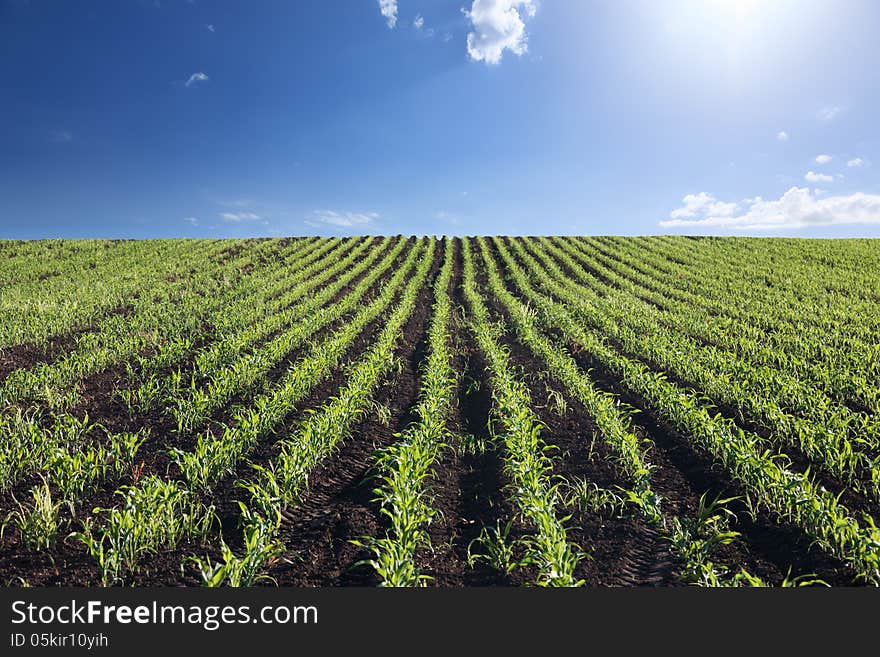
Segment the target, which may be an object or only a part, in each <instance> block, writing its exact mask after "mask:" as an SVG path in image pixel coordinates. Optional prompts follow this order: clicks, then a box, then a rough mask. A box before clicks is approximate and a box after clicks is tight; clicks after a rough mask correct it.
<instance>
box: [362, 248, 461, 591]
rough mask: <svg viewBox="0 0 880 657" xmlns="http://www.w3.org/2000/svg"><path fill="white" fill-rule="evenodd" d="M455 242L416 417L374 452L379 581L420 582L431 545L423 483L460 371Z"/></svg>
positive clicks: (443, 275)
mask: <svg viewBox="0 0 880 657" xmlns="http://www.w3.org/2000/svg"><path fill="white" fill-rule="evenodd" d="M453 257H454V247H453V242H452V240H447V241H446V249H445V254H444V260H443V266H442V268H441V269H440V274H439V276H438V277H437V281H436V282H435V284H434V305H433V316H432V319H431V325H430V327H429V329H428V355H427V358H426V360H425V364H424V369H423V371H422V390H421V395H420V399H419V403H418V404H417V405H416V407H415V413H416V415H417V416H418V421H417V422H415V423H414V424H413V425H412V426H411V427H410V428H409V429H407V430H406V431H405V432H404V433H403V434H402V435H401V436H399V440H398V441H397V442H394V443H392V444H391V445H389V446H388V447H386V448H384V449H382V450H380V451H379V452H378V455H377V457H376V461H377V465H378V470H379V473H380V474H379V476H378V480H379V482H380V484H379V486H378V487H377V488H376V489H374V490H375V493H376V495H377V501H378V502H379V503H380V504H381V511H382V513H383V514H384V515H385V517H386V518H388V522H389V525H390V526H389V528H388V530H387V531H386V533H385V535H384V536H382V537H379V538H376V537H368V538H365V539H364V544H365V545H368V546H369V547H370V548H371V549H372V551H373V553H374V556H373V558H372V559H371V560H370V564H371V565H372V566H373V568H374V569H375V571H376V573H377V574H378V575H379V577H381V578H382V585H383V586H422V585H424V584H425V583H426V582H427V576H426V575H424V574H422V573H421V572H420V571H419V567H418V564H417V562H416V553H417V552H418V551H419V550H420V549H428V548H430V538H429V536H428V532H427V527H428V525H429V524H430V523H431V522H432V521H433V520H434V518H435V517H436V514H437V512H436V510H435V509H434V508H433V506H432V504H431V496H430V488H429V486H428V485H427V482H428V480H429V478H430V476H431V473H432V468H433V466H434V464H435V463H436V461H437V459H438V458H439V457H440V454H441V452H442V450H443V449H444V447H446V445H447V441H448V439H449V427H448V421H449V416H450V413H451V411H452V408H453V406H454V404H455V389H456V385H457V381H458V375H457V374H456V372H455V370H454V369H453V367H452V348H453V346H452V318H453V315H452V311H453V309H452V299H451V297H450V296H449V286H450V282H451V281H452V270H453Z"/></svg>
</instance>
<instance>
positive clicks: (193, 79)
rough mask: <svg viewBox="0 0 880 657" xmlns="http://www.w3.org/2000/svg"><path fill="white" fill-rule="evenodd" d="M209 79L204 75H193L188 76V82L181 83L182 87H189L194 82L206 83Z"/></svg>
mask: <svg viewBox="0 0 880 657" xmlns="http://www.w3.org/2000/svg"><path fill="white" fill-rule="evenodd" d="M210 79H211V78H209V77H208V75H207V74H206V73H201V72H200V73H193V74H192V75H190V76H189V80H187V81H186V82H184V83H183V86H185V87H191V86H192V85H194V84H195V83H196V82H207V81H208V80H210Z"/></svg>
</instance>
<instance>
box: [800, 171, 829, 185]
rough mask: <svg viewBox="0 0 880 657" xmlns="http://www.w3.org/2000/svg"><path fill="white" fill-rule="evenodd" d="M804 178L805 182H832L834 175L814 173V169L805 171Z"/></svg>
mask: <svg viewBox="0 0 880 657" xmlns="http://www.w3.org/2000/svg"><path fill="white" fill-rule="evenodd" d="M804 180H806V181H807V182H811V183H820V182H824V183H827V182H833V181H834V176H829V175H827V174H824V173H816V172H815V171H807V173H806V174H804Z"/></svg>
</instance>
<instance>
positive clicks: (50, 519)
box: [0, 480, 62, 550]
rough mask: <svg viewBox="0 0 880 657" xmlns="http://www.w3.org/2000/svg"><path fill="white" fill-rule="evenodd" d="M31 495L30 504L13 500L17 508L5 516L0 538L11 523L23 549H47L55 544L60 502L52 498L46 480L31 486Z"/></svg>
mask: <svg viewBox="0 0 880 657" xmlns="http://www.w3.org/2000/svg"><path fill="white" fill-rule="evenodd" d="M31 497H32V503H31V504H30V505H25V504H22V503H21V502H19V501H18V500H15V503H16V505H17V508H16V509H15V510H14V511H12V512H11V513H10V514H9V515H8V516H7V517H6V519H5V520H4V522H3V525H2V527H0V538H2V536H3V534H4V533H5V530H6V526H7V525H8V524H9V523H12V525H13V526H14V527H15V528H16V529H17V530H18V535H19V537H20V540H21V543H22V545H23V546H24V547H25V549H28V550H47V549H49V548H51V547H52V546H53V545H54V544H55V541H56V539H57V537H58V531H59V529H60V527H61V521H60V520H59V515H58V512H59V509H60V508H61V504H62V503H61V502H55V501H54V500H53V499H52V491H51V490H50V489H49V483H48V482H47V481H46V480H43V483H42V484H38V485H36V486H34V487H33V488H31ZM13 499H14V498H13Z"/></svg>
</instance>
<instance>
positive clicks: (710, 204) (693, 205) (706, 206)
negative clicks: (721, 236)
mask: <svg viewBox="0 0 880 657" xmlns="http://www.w3.org/2000/svg"><path fill="white" fill-rule="evenodd" d="M682 201H683V202H684V206H682V207H680V208H678V209H677V210H673V211H672V214H670V215H669V216H670V217H671V218H672V219H683V218H688V217H696V216H698V215H704V214H706V215H712V216H718V217H729V216H730V215H731V214H733V213H734V212H736V203H722V202H721V201H718V200H716V198H715V197H714V196H712V195H711V194H707V193H706V192H700V193H699V194H688V195H687V196H685V197H684V198H683V199H682Z"/></svg>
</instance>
